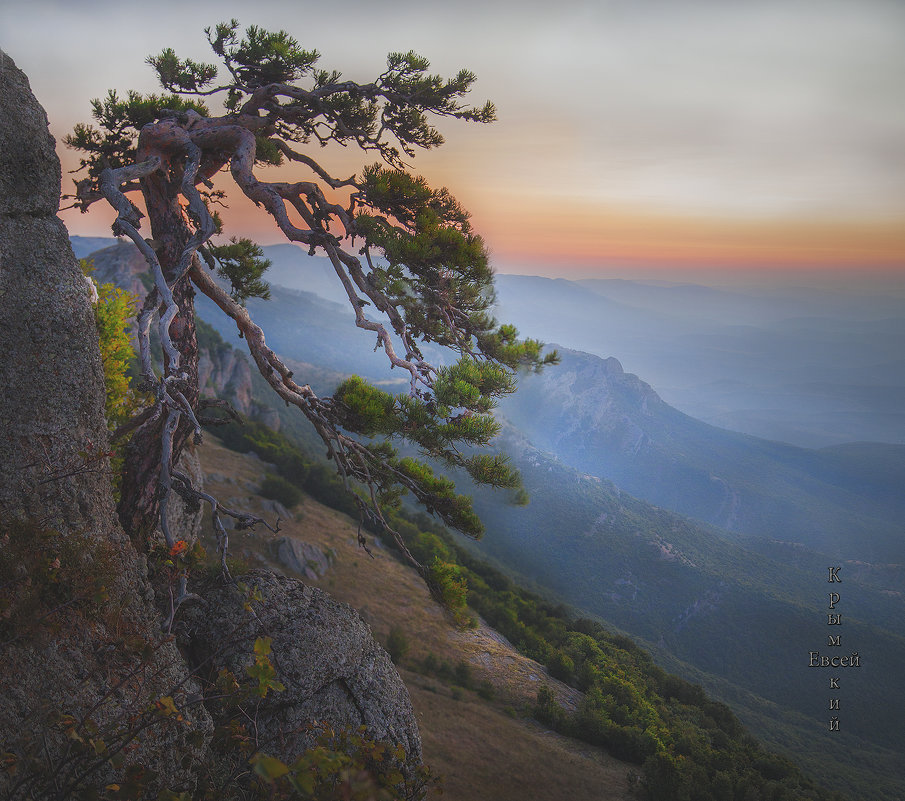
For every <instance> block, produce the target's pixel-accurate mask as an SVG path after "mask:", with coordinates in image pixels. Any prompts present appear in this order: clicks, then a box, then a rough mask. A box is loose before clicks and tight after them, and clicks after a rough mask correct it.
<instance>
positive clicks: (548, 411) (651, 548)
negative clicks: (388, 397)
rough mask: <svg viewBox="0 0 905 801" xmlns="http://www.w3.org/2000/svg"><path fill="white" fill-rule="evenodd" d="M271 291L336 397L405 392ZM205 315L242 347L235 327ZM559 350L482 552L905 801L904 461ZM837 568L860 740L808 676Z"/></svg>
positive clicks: (491, 509) (511, 436) (841, 783)
mask: <svg viewBox="0 0 905 801" xmlns="http://www.w3.org/2000/svg"><path fill="white" fill-rule="evenodd" d="M268 255H269V254H268ZM315 266H316V267H317V270H320V272H321V273H323V269H322V267H323V265H319V266H317V265H315ZM312 270H314V268H312ZM317 270H314V271H315V272H316V271H317ZM314 285H319V279H318V281H315V282H314ZM569 291H570V292H571V291H572V290H571V289H569ZM582 291H583V293H584V295H585V296H587V295H588V294H589V292H588V290H587V288H585V289H584V290H582ZM272 296H273V299H272V300H271V301H270V302H266V303H265V302H258V301H250V302H249V310H250V311H251V313H252V315H253V316H254V317H255V319H256V320H257V321H258V322H259V324H261V325H262V327H264V329H265V330H266V331H267V332H268V343H269V344H271V345H272V346H273V347H274V348H275V349H276V350H278V351H279V352H281V353H282V355H284V356H285V357H288V358H290V359H295V360H298V361H299V362H305V363H307V364H308V365H309V368H308V369H309V371H310V369H311V368H310V365H311V364H314V365H317V368H316V369H315V371H314V374H315V378H316V379H317V381H319V382H320V383H321V385H322V386H321V389H322V390H329V388H330V386H331V385H332V384H335V383H336V381H337V380H338V379H339V378H340V377H341V375H342V374H346V373H351V372H355V373H359V374H362V375H365V376H368V377H374V378H377V377H379V378H380V379H382V380H384V381H386V380H387V379H388V378H389V379H390V380H392V378H393V376H392V374H387V373H386V372H385V371H384V370H382V369H381V368H382V364H381V362H382V360H381V359H379V358H378V357H379V354H378V357H375V358H374V359H369V358H368V357H369V356H370V355H371V354H369V353H368V351H369V350H370V348H368V347H364V349H363V348H362V344H363V342H364V345H365V346H367V344H368V335H367V334H365V333H364V332H360V331H357V330H356V329H355V328H354V324H353V323H352V322H351V314H350V313H349V312H346V311H345V310H344V309H343V308H342V307H341V306H338V305H336V304H335V303H333V302H332V301H329V300H327V299H326V298H323V297H319V296H317V295H315V294H313V293H306V292H304V291H301V290H298V289H294V290H293V289H285V288H282V287H279V286H274V287H273V288H272ZM586 301H587V298H586V297H585V298H584V300H583V301H582V303H584V302H586ZM576 304H577V305H576V309H577V311H576V317H580V312H581V308H582V306H581V304H580V303H578V301H577V300H576ZM551 305H553V306H555V304H551ZM601 308H602V307H601ZM625 308H626V309H628V308H629V307H627V306H626V307H625ZM198 309H199V314H200V315H201V316H202V317H204V316H208V319H209V321H210V323H211V324H212V325H214V326H216V327H217V328H218V329H219V331H220V332H221V333H222V335H223V336H224V338H226V339H227V340H228V341H230V340H231V341H233V342H237V340H236V338H235V334H234V331H233V330H231V327H232V326H231V323H230V322H229V321H228V320H225V319H224V318H223V317H222V316H221V315H219V314H216V313H209V312H208V311H206V310H205V307H204V304H203V302H202V303H199V307H198ZM610 311H612V312H613V314H615V313H616V311H615V307H614V308H611V309H610ZM625 313H626V314H628V313H629V311H626V312H625ZM525 333H526V334H529V335H533V334H535V333H537V332H536V331H534V330H532V329H531V328H529V327H526V330H525ZM371 344H373V343H371ZM363 350H364V353H365V355H364V356H359V355H358V354H361V353H362V351H363ZM561 353H562V355H563V363H562V364H561V365H560V366H559V367H556V368H553V369H549V370H547V371H545V373H543V374H542V375H540V376H531V377H526V378H524V379H523V380H522V382H521V383H522V386H521V389H520V392H519V393H518V394H517V395H516V396H514V397H513V398H512V399H510V400H508V401H507V403H506V404H505V405H504V407H503V409H502V413H503V414H504V415H505V417H506V418H507V419H508V420H509V425H508V426H507V428H506V433H505V435H504V438H503V440H502V442H501V445H502V446H503V448H504V449H505V450H508V451H509V452H510V454H511V455H512V456H513V458H514V460H515V461H516V464H517V466H518V467H519V469H520V470H521V471H522V475H523V478H524V481H525V485H526V487H527V488H528V490H529V491H530V493H531V495H532V503H531V504H530V505H529V506H528V507H527V508H514V507H509V506H506V505H505V504H503V503H501V499H500V498H499V497H497V496H495V495H490V494H487V493H484V492H477V493H476V505H477V508H478V510H479V512H480V514H481V516H482V518H483V519H484V521H485V523H486V524H487V529H488V533H487V535H486V537H485V539H484V541H483V542H482V543H481V544H480V545H478V546H475V547H477V548H479V549H480V552H481V553H482V554H483V555H485V556H488V557H491V558H493V559H494V560H495V561H496V563H497V564H498V565H499V566H500V567H501V568H503V569H505V570H507V571H509V572H512V573H515V574H518V576H519V577H520V580H522V581H526V582H528V583H529V584H531V585H532V586H534V587H535V588H536V589H537V590H538V591H539V592H542V593H544V594H547V595H549V596H551V597H554V598H558V599H562V600H564V601H566V602H568V603H569V604H570V605H572V606H573V607H574V608H575V609H576V610H578V611H579V613H583V614H586V615H590V616H594V617H595V618H598V619H600V620H603V621H605V622H607V623H608V624H609V625H612V626H616V627H618V628H619V629H622V630H623V631H625V632H627V633H629V634H630V635H632V636H633V637H635V638H638V639H640V640H641V641H643V642H645V643H646V644H647V646H648V647H649V648H650V649H651V651H652V653H653V654H654V655H655V657H656V658H657V660H658V661H660V663H661V664H663V665H665V666H668V667H669V668H670V669H672V670H676V671H678V672H680V673H682V675H685V676H687V677H690V678H693V679H694V680H695V681H699V682H701V683H703V684H704V685H705V686H706V687H708V689H709V690H710V691H711V692H713V693H714V694H716V695H717V697H719V698H721V699H722V700H724V701H726V702H727V703H729V704H730V705H732V706H733V708H734V709H735V710H736V711H737V712H738V713H739V714H740V715H741V716H742V718H743V720H744V721H745V722H746V723H748V724H749V725H751V726H752V727H754V728H755V730H756V731H757V733H758V734H759V735H760V736H762V737H766V738H767V739H768V740H769V741H770V742H771V743H772V744H773V745H775V746H776V747H779V748H781V749H783V750H785V751H786V752H787V753H791V754H794V755H795V756H796V758H798V759H800V760H802V761H803V762H804V763H805V764H806V765H807V766H808V767H809V768H810V769H811V770H814V771H822V772H823V775H825V776H826V777H828V780H829V781H832V782H834V783H838V785H837V786H838V787H839V788H840V789H843V788H846V789H849V790H854V792H855V793H856V794H858V793H861V794H864V793H865V791H864V788H866V787H870V788H871V792H872V793H873V795H872V796H871V797H873V798H878V799H879V798H888V799H892V798H896V797H898V795H901V791H902V790H903V788H902V787H901V786H899V785H898V784H897V783H896V782H897V781H899V779H897V778H896V777H901V775H905V765H903V764H902V763H901V756H900V754H901V753H902V749H903V747H905V742H903V741H902V739H901V727H900V726H899V725H898V721H900V720H901V718H902V714H903V713H905V708H903V704H902V696H901V693H900V692H899V691H898V680H899V674H900V670H899V668H898V666H900V665H901V664H902V661H903V660H905V643H903V631H902V626H901V621H902V619H903V611H905V603H903V590H905V587H903V584H902V578H903V576H902V568H901V565H902V563H903V562H905V558H903V542H902V538H901V531H902V522H903V519H905V502H903V500H902V498H901V497H900V493H899V487H901V486H902V478H903V476H905V470H903V464H905V454H903V450H905V448H903V447H902V446H896V445H889V444H885V445H884V444H871V443H861V444H847V445H837V446H834V447H825V448H820V449H813V448H806V447H800V446H792V445H788V444H783V443H779V442H774V441H768V440H763V439H758V438H756V437H753V436H748V435H744V434H740V433H736V432H730V431H727V430H723V429H719V428H715V427H714V426H712V425H709V424H706V423H704V422H701V421H699V420H696V419H694V418H692V417H690V416H688V415H686V414H683V413H682V412H679V411H678V410H677V409H675V408H673V407H672V406H670V405H669V404H668V403H666V402H665V401H664V400H663V399H662V398H661V397H660V396H659V395H658V393H657V392H655V391H654V389H653V388H652V387H651V386H650V385H648V384H647V383H645V382H644V381H643V380H641V379H640V378H638V377H637V376H634V375H632V374H630V373H627V372H625V371H624V370H623V368H622V365H621V363H620V362H619V361H617V360H616V359H615V358H600V357H598V356H595V355H593V354H588V353H582V352H579V351H573V350H567V349H562V350H561ZM399 383H400V389H401V388H402V383H403V382H401V381H400V382H399ZM390 386H392V383H391V384H390ZM319 391H320V390H319ZM273 414H274V415H275V416H276V417H277V419H278V420H279V421H280V424H281V425H282V426H284V427H287V428H286V430H287V431H288V430H289V428H288V427H292V426H293V425H294V424H293V423H292V422H291V421H290V420H289V418H288V417H287V416H286V415H285V414H284V413H283V410H279V409H277V410H273ZM301 436H302V437H304V435H301ZM827 565H842V568H843V569H842V571H841V575H842V576H843V580H844V582H845V583H844V584H843V586H844V588H845V592H844V597H845V608H844V620H845V625H844V628H842V629H841V631H842V633H843V644H844V650H845V652H846V654H849V653H851V652H852V651H858V652H859V653H860V655H861V656H862V666H861V667H860V668H859V669H858V670H857V671H856V672H853V673H852V674H851V680H850V681H846V686H845V688H844V690H843V691H841V694H840V695H838V696H836V697H838V698H840V701H841V704H842V705H843V706H844V707H845V709H846V711H845V713H844V714H843V717H842V719H843V722H844V725H845V729H844V730H843V731H841V732H839V733H836V734H837V735H838V736H833V737H829V736H828V735H827V732H826V728H827V719H828V715H827V710H826V707H827V698H828V697H829V696H828V694H827V691H826V688H825V686H824V685H825V681H824V678H825V677H824V676H823V674H820V675H819V676H818V675H817V674H818V673H819V671H817V672H815V671H813V670H811V669H810V668H809V667H808V660H809V652H810V651H811V650H818V651H819V650H821V649H823V650H826V649H825V643H826V637H827V628H826V622H827V621H826V610H825V608H824V607H825V605H826V595H827V584H826V581H827V578H826V569H827ZM840 711H841V710H840ZM897 794H898V795H897ZM865 797H867V796H866V795H865Z"/></svg>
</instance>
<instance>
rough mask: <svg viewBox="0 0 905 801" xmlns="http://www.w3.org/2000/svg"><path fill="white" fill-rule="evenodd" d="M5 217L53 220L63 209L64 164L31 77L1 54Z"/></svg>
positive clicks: (0, 194)
mask: <svg viewBox="0 0 905 801" xmlns="http://www.w3.org/2000/svg"><path fill="white" fill-rule="evenodd" d="M0 108H3V109H15V113H14V114H11V115H7V114H3V115H0V142H2V143H3V147H2V148H0V215H3V216H21V215H37V216H44V217H46V216H49V215H52V214H56V213H57V209H58V208H59V205H60V161H59V159H58V158H57V153H56V148H55V147H54V141H53V137H52V136H51V135H50V131H49V130H48V128H47V115H46V114H45V113H44V109H43V108H41V106H40V105H39V104H38V102H37V101H36V100H35V98H34V95H33V94H32V92H31V87H30V86H29V84H28V78H27V77H26V76H25V73H24V72H22V71H21V70H20V69H19V68H18V67H16V65H15V63H14V62H13V60H12V59H11V58H10V57H9V56H8V55H6V53H4V52H3V51H2V50H0Z"/></svg>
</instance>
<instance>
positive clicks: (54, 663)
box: [0, 52, 210, 797]
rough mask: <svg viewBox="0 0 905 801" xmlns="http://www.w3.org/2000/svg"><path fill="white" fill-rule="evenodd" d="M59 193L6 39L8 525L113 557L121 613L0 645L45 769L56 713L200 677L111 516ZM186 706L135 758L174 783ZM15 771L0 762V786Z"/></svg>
mask: <svg viewBox="0 0 905 801" xmlns="http://www.w3.org/2000/svg"><path fill="white" fill-rule="evenodd" d="M59 196H60V163H59V160H58V159H57V156H56V152H55V150H54V142H53V139H52V138H51V136H50V134H49V132H48V128H47V117H46V115H45V114H44V111H43V109H42V108H41V106H40V105H39V104H38V102H37V101H36V100H35V98H34V96H33V95H32V93H31V89H30V87H29V84H28V79H27V78H26V76H25V75H24V73H22V72H21V71H20V70H19V69H18V68H17V67H16V65H15V64H14V63H13V61H12V59H10V58H9V57H8V56H7V55H6V54H4V53H2V52H0V353H2V354H3V355H2V358H0V421H2V425H0V525H3V524H6V523H7V522H8V521H10V520H13V519H15V520H28V521H30V522H31V524H33V525H35V526H39V527H42V528H49V529H53V530H55V531H57V532H59V534H60V535H61V536H64V537H66V536H70V535H76V534H78V535H82V536H87V537H88V538H89V541H91V542H97V543H98V544H99V547H103V549H104V553H106V554H108V555H110V558H111V559H112V561H113V567H114V569H113V572H112V575H113V577H114V578H113V586H110V587H108V588H107V589H108V593H109V596H110V598H112V599H114V601H113V602H114V603H115V605H116V612H115V614H107V613H105V614H102V615H97V616H96V617H93V618H90V619H89V618H85V617H82V616H80V615H79V614H77V613H75V612H71V613H70V612H69V611H68V610H64V617H63V620H62V624H59V623H58V625H60V628H59V630H58V631H53V630H51V631H49V632H41V633H40V635H39V636H20V637H18V638H12V639H10V640H8V641H7V642H5V643H3V647H2V648H0V744H2V748H3V750H4V751H12V752H14V753H19V754H20V755H22V754H25V752H26V751H27V746H28V743H27V741H28V739H29V738H30V737H31V736H32V735H33V734H36V735H37V736H39V737H41V736H45V737H46V748H47V751H46V755H45V756H46V762H47V764H48V766H49V770H52V769H54V766H55V764H56V763H55V760H61V759H62V754H63V753H65V748H66V746H65V742H64V741H62V740H61V739H60V736H59V732H58V731H54V730H53V728H52V726H50V723H49V722H50V721H52V720H53V718H54V717H55V716H57V715H59V714H62V713H66V714H71V715H73V716H74V717H75V718H76V719H81V718H82V717H83V716H85V715H89V714H90V716H91V717H92V718H93V719H94V720H95V722H96V723H97V724H98V725H100V726H104V725H114V724H116V722H117V721H126V720H128V719H129V716H131V715H134V714H138V713H140V711H141V710H142V709H144V708H145V707H146V706H147V705H148V704H150V703H153V700H154V699H155V698H158V697H160V696H163V695H172V694H174V691H175V694H176V698H177V702H178V699H179V697H185V695H186V694H187V693H191V692H192V691H193V690H194V689H195V685H194V682H193V681H192V679H191V676H190V674H189V672H188V669H187V666H186V664H185V662H184V660H183V659H182V656H181V654H180V653H179V652H178V651H177V649H176V647H175V645H174V644H173V643H172V642H167V641H164V640H163V639H162V637H161V632H160V622H159V619H158V616H157V613H156V611H155V609H154V606H153V604H152V603H149V600H150V599H151V598H152V594H151V590H150V587H149V585H148V583H147V579H146V577H145V574H144V572H143V570H142V564H143V563H142V560H141V559H140V558H139V557H138V554H137V553H136V552H135V550H134V548H133V547H132V544H131V542H130V541H129V540H128V538H127V537H126V536H125V533H124V532H123V531H122V529H121V528H120V526H119V523H118V521H117V517H116V512H115V509H114V504H113V495H112V486H111V482H110V476H111V473H110V464H109V460H108V459H107V456H106V451H107V441H108V432H107V427H106V422H105V420H104V378H103V371H102V367H101V359H100V351H99V349H98V341H97V333H96V330H95V327H94V315H93V311H92V308H91V305H90V302H89V293H88V287H87V285H86V282H85V280H84V278H83V276H82V274H81V271H80V270H79V267H78V264H77V262H76V259H75V257H74V256H73V254H72V249H71V247H70V244H69V236H68V233H67V231H66V228H65V226H64V225H63V223H62V222H61V221H60V220H59V219H58V218H57V216H56V213H57V208H58V205H59ZM6 544H8V543H6ZM2 547H3V546H2V545H0V548H2ZM0 558H2V553H0ZM107 611H108V612H109V611H110V607H108V609H107ZM125 632H128V637H126V636H124V633H125ZM129 638H138V639H139V640H140V641H141V642H143V643H145V644H147V645H148V646H150V650H149V652H148V653H147V654H143V653H142V651H143V649H142V648H136V647H135V645H134V642H133V643H132V644H131V645H130V644H128V643H127V639H129ZM138 677H140V681H139V679H138ZM174 688H176V689H175V690H174ZM184 718H185V722H186V726H183V727H179V728H177V729H170V728H169V727H165V728H161V727H149V728H148V729H147V730H146V731H145V732H144V733H142V734H141V735H140V736H138V737H137V738H136V740H135V746H136V747H135V750H134V751H133V756H132V757H131V758H133V759H135V760H138V761H139V762H140V763H141V764H143V765H144V766H145V767H147V768H150V769H152V770H155V771H157V772H158V773H159V774H160V775H162V776H167V777H169V780H170V781H171V782H172V783H173V784H175V785H177V786H179V785H181V786H189V784H190V783H191V776H189V775H187V774H186V773H185V772H184V771H183V770H182V769H181V768H180V765H179V762H180V760H181V759H182V757H183V756H184V755H187V754H188V755H191V754H193V753H194V754H195V755H199V756H200V751H199V746H198V745H189V744H188V743H187V742H186V740H185V735H186V734H187V733H188V731H189V728H192V729H195V730H198V731H201V732H202V733H203V732H205V731H207V730H209V729H210V718H209V716H208V715H207V713H206V711H205V710H204V709H203V708H194V709H192V710H189V709H186V710H185V713H184ZM44 725H48V726H49V728H48V731H47V732H42V730H41V727H42V726H44ZM103 770H106V768H101V772H103ZM100 776H101V774H100V773H99V774H98V776H97V777H95V778H98V777H100ZM8 780H9V775H8V774H7V773H5V772H0V794H2V793H3V792H4V791H5V790H8V789H9V788H4V787H3V785H4V782H6V781H8ZM34 790H35V787H34V786H32V787H31V789H30V790H29V792H34ZM36 797H39V795H38V796H36Z"/></svg>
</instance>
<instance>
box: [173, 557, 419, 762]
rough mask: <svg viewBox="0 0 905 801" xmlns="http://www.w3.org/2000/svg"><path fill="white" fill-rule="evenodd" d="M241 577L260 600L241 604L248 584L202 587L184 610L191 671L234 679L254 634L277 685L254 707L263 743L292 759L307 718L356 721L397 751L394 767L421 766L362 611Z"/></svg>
mask: <svg viewBox="0 0 905 801" xmlns="http://www.w3.org/2000/svg"><path fill="white" fill-rule="evenodd" d="M241 584H243V585H245V586H246V587H247V588H249V589H250V590H254V589H256V590H258V591H259V592H260V594H261V595H262V596H263V601H262V602H260V603H254V604H251V605H249V604H248V593H247V592H243V591H241V590H239V589H237V587H235V586H219V587H213V588H211V589H209V590H207V591H205V592H203V593H202V596H203V598H204V603H203V604H196V605H193V606H191V607H189V608H187V609H186V610H185V617H184V618H183V622H182V624H181V628H180V634H179V636H180V641H181V642H182V643H183V644H184V646H185V649H186V652H187V653H189V654H190V658H191V659H192V661H193V662H194V664H195V665H196V666H197V669H198V670H199V671H201V672H206V673H208V674H209V675H210V676H212V677H213V676H215V675H216V674H217V672H218V671H219V670H220V669H221V668H226V669H227V670H229V671H231V672H232V673H233V674H234V675H235V676H236V677H237V678H238V679H242V678H244V677H246V668H247V667H248V666H249V665H251V664H252V663H253V662H254V654H253V652H254V643H255V640H256V639H257V638H259V637H270V638H271V647H272V651H271V654H270V659H271V662H272V663H273V665H274V667H275V669H276V673H277V675H276V679H277V680H278V681H280V682H281V683H282V684H283V685H284V686H285V690H283V691H282V692H270V693H268V695H267V697H266V698H264V699H263V700H262V701H261V703H260V706H259V707H258V709H257V727H258V730H259V731H262V732H266V733H267V743H265V744H264V746H263V747H264V750H265V751H268V753H271V754H272V755H274V756H277V757H279V758H281V759H283V760H284V761H286V760H288V761H291V760H292V759H293V758H295V757H296V756H298V755H299V753H301V752H302V751H304V750H305V749H306V748H309V747H310V746H311V745H312V744H313V739H312V735H311V732H310V730H309V728H308V725H309V724H310V723H311V722H312V721H325V722H327V723H329V724H330V725H331V726H332V727H333V729H334V730H338V729H352V730H354V729H357V728H358V727H359V726H362V725H364V726H365V727H366V729H367V734H368V736H369V737H371V738H372V739H374V740H379V741H383V742H390V743H393V744H394V745H401V746H402V747H403V749H405V753H406V763H407V764H406V765H405V766H403V767H414V766H416V765H418V764H420V762H421V738H420V735H419V734H418V725H417V722H416V720H415V715H414V712H413V711H412V705H411V701H410V699H409V696H408V691H407V690H406V688H405V685H404V684H403V683H402V680H401V679H400V678H399V674H398V673H397V672H396V668H395V667H394V666H393V663H392V661H391V660H390V657H389V655H388V654H387V653H386V651H384V650H383V648H381V647H380V645H378V644H377V642H376V641H375V640H374V637H373V635H372V634H371V629H370V628H369V626H368V625H367V624H366V623H365V622H364V621H363V620H362V619H361V616H360V615H359V614H358V613H357V612H356V611H355V610H354V609H352V608H351V607H349V606H347V605H346V604H343V603H340V602H338V601H336V600H334V599H333V598H331V597H330V596H329V595H327V594H326V593H325V592H322V591H321V590H319V589H316V588H314V587H309V586H306V585H305V584H304V583H303V582H302V581H300V580H299V579H295V578H288V577H286V576H278V575H275V574H273V573H270V572H266V571H253V572H252V573H250V574H248V575H246V576H243V577H242V579H241ZM248 606H251V608H250V609H249V608H247V607H248Z"/></svg>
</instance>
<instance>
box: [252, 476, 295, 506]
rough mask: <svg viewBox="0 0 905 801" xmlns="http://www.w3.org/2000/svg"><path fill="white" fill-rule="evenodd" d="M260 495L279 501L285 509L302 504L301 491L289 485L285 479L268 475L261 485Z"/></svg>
mask: <svg viewBox="0 0 905 801" xmlns="http://www.w3.org/2000/svg"><path fill="white" fill-rule="evenodd" d="M259 492H260V494H261V495H262V496H263V497H265V498H271V499H272V500H275V501H279V502H280V503H281V504H283V506H285V507H286V508H287V509H291V508H292V507H293V506H296V505H297V504H299V503H301V502H302V498H303V497H304V495H303V493H302V491H301V490H300V489H299V488H298V487H295V486H293V485H292V484H290V483H289V482H288V481H287V480H286V479H285V478H281V477H280V476H275V475H273V474H272V473H268V474H267V475H266V476H265V477H264V481H263V482H262V483H261V489H260V490H259Z"/></svg>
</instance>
